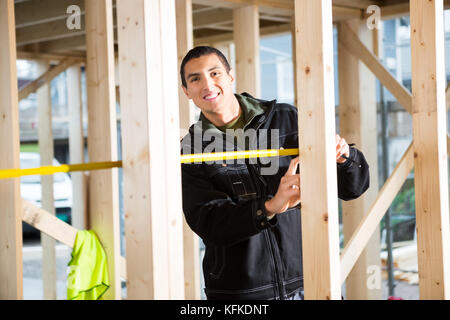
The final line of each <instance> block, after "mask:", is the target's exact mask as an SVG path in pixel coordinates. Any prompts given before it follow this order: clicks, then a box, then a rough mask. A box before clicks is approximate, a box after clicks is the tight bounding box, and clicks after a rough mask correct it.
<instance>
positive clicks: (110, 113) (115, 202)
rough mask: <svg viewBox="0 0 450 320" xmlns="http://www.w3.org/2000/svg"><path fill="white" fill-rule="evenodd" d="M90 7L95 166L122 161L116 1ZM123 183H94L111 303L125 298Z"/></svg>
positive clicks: (111, 178) (111, 177) (113, 174)
mask: <svg viewBox="0 0 450 320" xmlns="http://www.w3.org/2000/svg"><path fill="white" fill-rule="evenodd" d="M85 7H86V43H87V65H86V88H87V101H88V125H89V127H88V153H89V161H91V162H101V161H117V158H118V154H117V126H116V96H115V93H116V90H115V89H116V87H115V81H114V73H115V70H114V63H115V62H114V38H113V37H114V35H113V32H114V28H113V7H112V0H96V1H89V0H85ZM118 179H119V178H118V170H117V169H112V170H101V171H94V172H91V174H90V177H89V227H90V228H91V229H93V230H95V232H96V233H97V235H98V237H99V239H100V240H101V242H102V244H103V245H104V246H105V252H106V255H107V257H108V271H109V277H110V288H109V290H108V291H107V292H106V294H105V296H104V297H105V298H106V299H121V297H122V293H121V283H120V275H119V267H120V263H119V257H120V225H119V223H120V222H119V195H118V192H119V181H118Z"/></svg>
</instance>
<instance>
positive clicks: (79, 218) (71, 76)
mask: <svg viewBox="0 0 450 320" xmlns="http://www.w3.org/2000/svg"><path fill="white" fill-rule="evenodd" d="M66 74H67V104H68V108H69V155H70V163H72V164H75V163H84V133H83V111H82V102H81V70H80V66H79V65H77V66H73V67H70V68H69V69H67V71H66ZM71 178H72V193H73V204H72V213H71V214H72V226H74V227H75V228H77V229H79V230H84V229H87V214H86V213H87V210H86V209H87V208H86V182H85V178H84V173H83V172H72V174H71Z"/></svg>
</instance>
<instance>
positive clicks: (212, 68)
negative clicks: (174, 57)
mask: <svg viewBox="0 0 450 320" xmlns="http://www.w3.org/2000/svg"><path fill="white" fill-rule="evenodd" d="M184 71H185V77H186V84H187V88H185V87H183V91H184V93H185V94H186V96H187V97H188V98H189V99H192V100H193V101H194V103H195V105H196V106H197V107H199V108H200V109H201V110H202V112H203V113H207V114H210V115H214V114H221V113H222V112H223V110H225V108H227V107H229V106H230V104H231V103H232V98H233V96H234V94H233V87H232V85H233V82H234V77H233V75H232V73H231V72H230V73H227V71H226V69H225V66H224V65H223V64H222V62H221V61H220V59H219V57H218V56H217V55H215V54H208V55H205V56H201V57H199V58H195V59H192V60H190V61H189V62H188V63H186V65H185V66H184Z"/></svg>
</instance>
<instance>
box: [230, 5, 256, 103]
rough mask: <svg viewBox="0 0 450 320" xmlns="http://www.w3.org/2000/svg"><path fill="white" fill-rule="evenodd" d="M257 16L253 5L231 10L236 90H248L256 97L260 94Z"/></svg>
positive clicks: (239, 91)
mask: <svg viewBox="0 0 450 320" xmlns="http://www.w3.org/2000/svg"><path fill="white" fill-rule="evenodd" d="M258 17H259V13H258V6H255V5H252V6H247V7H242V8H237V9H234V10H233V29H234V30H233V37H234V45H235V55H236V69H235V70H234V71H235V75H236V91H237V92H238V93H241V92H248V93H250V94H251V95H253V96H254V97H257V98H259V97H260V96H261V83H260V82H261V80H260V72H261V71H260V63H259V18H258Z"/></svg>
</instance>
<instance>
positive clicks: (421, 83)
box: [410, 0, 450, 299]
mask: <svg viewBox="0 0 450 320" xmlns="http://www.w3.org/2000/svg"><path fill="white" fill-rule="evenodd" d="M410 9H411V14H410V17H411V18H410V19H411V65H412V69H411V75H412V95H413V99H412V113H413V133H414V166H415V172H414V182H415V193H416V226H417V255H418V266H419V291H420V298H421V299H450V251H449V250H450V231H449V224H450V222H449V199H448V167H447V166H448V162H447V152H446V139H447V129H446V118H447V117H446V106H445V61H444V20H443V19H444V12H443V1H442V0H430V1H422V0H411V1H410Z"/></svg>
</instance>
